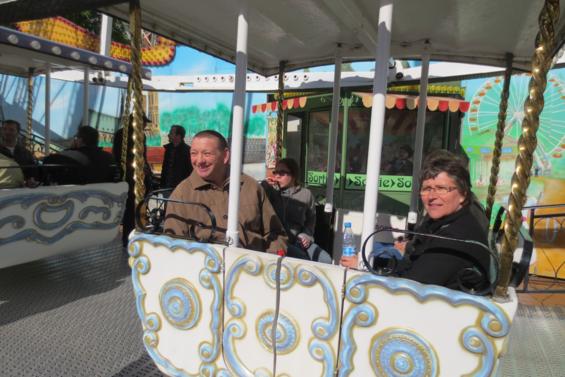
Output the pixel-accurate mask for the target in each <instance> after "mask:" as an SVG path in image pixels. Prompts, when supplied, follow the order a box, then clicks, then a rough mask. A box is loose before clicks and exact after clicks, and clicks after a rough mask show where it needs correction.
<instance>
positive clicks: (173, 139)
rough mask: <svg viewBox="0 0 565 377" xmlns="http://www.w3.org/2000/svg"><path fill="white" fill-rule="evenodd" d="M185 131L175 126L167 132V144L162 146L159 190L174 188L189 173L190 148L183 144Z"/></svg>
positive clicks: (190, 170) (190, 166)
mask: <svg viewBox="0 0 565 377" xmlns="http://www.w3.org/2000/svg"><path fill="white" fill-rule="evenodd" d="M185 135H186V130H185V129H184V127H183V126H181V125H179V124H175V125H173V126H171V130H170V131H169V144H166V145H165V146H164V148H165V156H164V158H163V170H162V171H161V188H162V189H164V188H173V189H174V188H175V187H177V185H178V184H179V183H181V182H182V181H183V180H184V179H185V178H187V177H188V176H189V175H190V173H192V165H191V163H190V147H189V146H188V145H187V144H186V143H185V142H184V136H185Z"/></svg>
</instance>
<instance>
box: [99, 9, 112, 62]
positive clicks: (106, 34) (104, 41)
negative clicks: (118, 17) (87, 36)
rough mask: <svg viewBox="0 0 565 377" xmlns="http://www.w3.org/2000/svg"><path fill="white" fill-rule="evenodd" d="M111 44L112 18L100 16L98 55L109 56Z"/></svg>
mask: <svg viewBox="0 0 565 377" xmlns="http://www.w3.org/2000/svg"><path fill="white" fill-rule="evenodd" d="M111 44H112V17H109V16H107V15H105V14H103V15H102V22H101V25H100V55H104V56H110V46H111Z"/></svg>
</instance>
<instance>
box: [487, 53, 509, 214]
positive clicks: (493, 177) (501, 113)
mask: <svg viewBox="0 0 565 377" xmlns="http://www.w3.org/2000/svg"><path fill="white" fill-rule="evenodd" d="M512 59H513V55H512V54H510V53H508V54H506V71H505V72H504V86H503V87H502V93H501V94H500V106H499V108H498V123H497V125H496V137H495V140H494V149H493V151H492V166H491V168H490V180H489V185H488V195H487V208H486V214H487V218H488V219H489V220H490V217H491V215H492V207H493V205H494V197H495V195H496V182H497V181H498V172H499V171H500V155H501V154H502V139H503V138H504V128H505V126H506V109H507V108H508V95H509V93H510V80H511V79H512Z"/></svg>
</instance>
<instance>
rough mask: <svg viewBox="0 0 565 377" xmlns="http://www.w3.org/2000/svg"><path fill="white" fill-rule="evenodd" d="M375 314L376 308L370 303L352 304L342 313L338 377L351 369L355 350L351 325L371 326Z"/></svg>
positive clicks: (346, 374) (347, 373) (376, 313)
mask: <svg viewBox="0 0 565 377" xmlns="http://www.w3.org/2000/svg"><path fill="white" fill-rule="evenodd" d="M377 315H378V312H377V308H375V307H374V306H373V305H372V304H370V303H364V304H359V305H357V306H353V307H351V308H350V309H349V310H348V311H347V313H345V314H344V316H343V320H342V324H341V346H340V349H341V351H340V356H339V359H340V365H341V368H340V369H339V376H340V377H343V376H348V375H349V373H350V372H351V371H352V370H353V355H354V354H355V351H356V350H357V344H356V343H355V340H354V339H353V327H355V326H358V327H369V326H372V325H373V324H374V323H375V321H376V319H377Z"/></svg>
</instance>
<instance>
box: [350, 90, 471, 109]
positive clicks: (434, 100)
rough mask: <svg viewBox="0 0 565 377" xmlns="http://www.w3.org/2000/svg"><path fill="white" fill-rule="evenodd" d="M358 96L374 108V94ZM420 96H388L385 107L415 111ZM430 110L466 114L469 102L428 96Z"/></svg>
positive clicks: (360, 94)
mask: <svg viewBox="0 0 565 377" xmlns="http://www.w3.org/2000/svg"><path fill="white" fill-rule="evenodd" d="M353 94H355V95H356V96H359V97H361V99H362V101H363V106H365V107H371V106H373V94H372V93H361V92H355V93H353ZM419 98H420V97H418V96H409V95H405V94H387V96H386V100H385V106H386V108H387V109H394V108H397V109H399V110H404V109H408V110H414V109H416V108H417V107H418V100H419ZM427 105H428V110H430V111H441V112H446V111H447V110H449V111H451V112H452V113H454V112H457V111H460V112H462V113H466V112H467V111H469V106H470V104H469V102H467V101H465V100H461V99H457V98H450V97H432V96H428V104H427Z"/></svg>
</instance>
